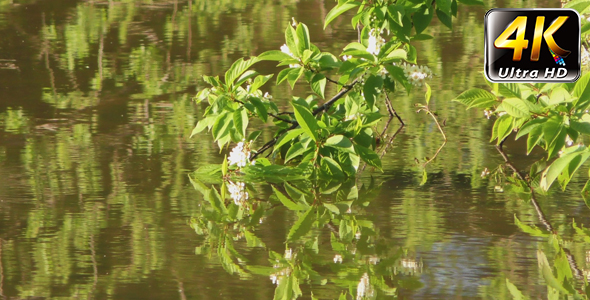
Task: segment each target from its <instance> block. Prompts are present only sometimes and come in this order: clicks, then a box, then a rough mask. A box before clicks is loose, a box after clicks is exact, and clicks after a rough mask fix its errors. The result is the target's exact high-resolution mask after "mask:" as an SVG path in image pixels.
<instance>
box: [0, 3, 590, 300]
mask: <svg viewBox="0 0 590 300" xmlns="http://www.w3.org/2000/svg"><path fill="white" fill-rule="evenodd" d="M529 2H530V3H529ZM333 5H334V4H333V3H332V2H331V1H327V2H326V3H324V1H319V0H318V1H304V0H301V1H296V0H278V1H268V0H258V1H240V0H234V1H209V0H195V1H193V2H185V1H139V0H135V1H134V0H124V1H121V2H115V1H102V2H101V1H74V0H68V1H35V0H28V1H22V2H15V1H4V0H0V178H2V183H0V298H3V299H28V298H33V297H35V299H43V298H51V299H53V298H64V299H71V298H95V299H174V298H180V299H272V298H273V295H274V294H275V289H276V288H277V286H276V285H274V284H273V282H272V281H271V278H272V276H273V275H275V276H276V275H277V274H278V272H279V271H280V270H283V267H285V266H286V265H285V264H287V265H288V264H289V263H292V264H293V265H292V266H291V267H285V268H286V269H289V268H291V269H290V270H307V271H305V272H304V271H301V272H299V273H297V272H295V271H291V272H293V273H291V274H290V275H289V276H287V277H289V278H297V280H299V283H300V287H301V291H302V294H303V296H302V298H303V299H309V298H311V296H312V294H313V296H314V297H317V298H319V299H337V298H338V297H339V296H340V294H341V293H342V292H346V291H349V290H350V292H349V294H350V295H357V294H358V293H359V292H358V290H359V282H361V281H362V278H363V276H364V274H365V273H366V274H367V276H368V278H369V282H370V283H371V284H370V285H371V286H372V287H373V289H374V290H375V293H374V295H373V296H374V297H376V298H379V299H381V298H392V297H394V296H395V295H397V297H398V298H400V299H512V296H511V293H510V291H509V289H508V285H507V283H506V279H508V280H509V281H510V282H511V283H513V284H514V285H515V286H517V287H518V289H519V290H520V291H521V292H522V293H523V294H525V295H527V296H528V297H530V298H531V299H540V298H547V297H548V296H547V294H548V288H547V286H546V285H545V279H544V277H543V275H542V274H541V272H540V270H539V267H538V265H539V263H538V261H539V259H538V254H537V251H538V250H539V249H541V250H543V251H544V253H546V254H547V256H548V257H552V256H551V255H550V254H551V253H552V251H553V252H555V251H554V250H552V249H553V248H552V247H553V246H551V243H550V242H548V240H547V238H545V237H535V236H531V235H530V234H528V233H525V232H523V230H521V229H519V227H518V226H517V225H516V224H515V216H517V217H518V219H519V220H520V221H522V222H523V223H524V224H527V225H536V226H538V227H539V228H541V229H545V228H546V226H545V225H543V220H541V219H539V213H538V211H537V210H536V209H535V207H534V205H533V203H532V202H531V201H524V200H522V197H520V196H519V195H518V194H516V193H514V192H510V191H509V189H510V187H509V186H507V185H505V184H504V183H502V182H496V181H495V180H494V179H493V178H491V177H486V178H482V177H481V176H480V174H481V173H482V171H483V170H484V168H488V169H490V170H493V169H495V168H496V167H498V166H499V165H502V164H503V163H504V161H503V159H502V157H501V156H500V155H499V153H498V152H497V150H496V148H495V147H494V145H492V144H490V143H489V138H490V131H491V127H492V121H491V120H487V119H485V118H484V117H483V114H482V113H481V112H479V111H474V110H469V111H466V110H465V109H464V107H462V106H461V105H458V104H456V103H453V102H451V101H450V100H451V99H452V98H454V97H455V96H456V95H458V93H460V92H461V91H463V90H465V89H467V88H468V87H473V86H480V87H485V86H486V85H485V81H484V80H483V75H482V74H481V71H482V70H483V69H482V66H483V16H484V14H485V12H486V8H478V7H460V8H459V14H458V19H457V20H456V22H455V25H454V30H453V31H450V30H448V29H446V28H444V27H442V26H440V24H438V23H437V22H436V21H434V22H433V24H432V27H431V28H430V29H428V30H429V34H431V35H433V36H434V39H432V40H428V41H422V42H419V43H416V47H417V48H418V50H419V57H420V61H419V62H420V63H421V64H425V65H428V66H429V67H430V68H431V69H432V70H433V72H434V73H435V74H436V76H435V77H434V78H433V80H432V81H431V82H430V84H431V86H432V88H433V100H432V103H433V104H432V106H433V107H434V108H435V109H436V110H437V111H438V113H439V114H440V119H441V120H446V122H445V123H446V126H445V131H446V133H447V136H448V137H449V142H448V143H447V145H446V146H445V147H444V148H443V150H442V151H441V153H440V154H439V156H438V157H437V159H436V160H435V161H433V162H432V163H431V164H430V165H428V167H427V171H428V181H427V182H426V184H424V185H422V186H421V185H420V182H421V180H422V171H421V168H420V167H419V166H417V165H416V164H415V162H414V158H418V159H422V158H423V157H431V156H432V155H433V154H434V153H435V152H436V150H437V149H438V147H439V145H440V144H441V143H442V139H441V137H440V135H439V133H438V131H437V128H436V125H435V124H434V123H433V122H432V120H431V119H429V117H428V116H426V115H424V114H417V113H416V112H415V108H414V106H413V103H416V102H420V101H423V96H422V93H421V92H416V93H414V94H412V95H410V96H407V95H404V94H396V96H395V100H394V106H395V108H396V110H397V111H398V112H399V114H400V115H401V116H402V118H403V119H404V121H405V122H406V124H407V126H406V127H405V128H404V129H403V131H401V133H400V134H399V135H398V136H396V138H395V140H393V143H392V145H391V147H390V148H389V149H388V151H387V152H386V154H385V156H384V159H383V165H384V168H383V169H384V171H383V172H382V173H381V172H378V171H374V170H371V169H370V168H367V169H366V170H365V171H364V172H363V173H362V176H361V177H360V178H359V179H358V180H357V182H352V183H350V182H349V183H345V184H343V186H342V187H341V188H339V189H338V188H337V189H331V188H330V187H329V186H322V184H321V183H320V184H319V185H318V186H316V187H311V188H310V189H309V190H314V191H316V192H317V194H318V195H320V196H318V197H317V199H316V198H314V199H316V201H320V202H322V203H333V202H332V201H334V200H335V199H340V198H338V197H340V196H339V195H340V194H338V193H339V191H342V192H341V193H344V191H346V194H345V195H349V192H350V191H351V189H357V190H359V194H358V198H355V197H352V198H348V199H353V200H354V201H355V202H354V204H353V205H352V207H351V213H349V214H342V215H339V216H337V217H334V219H332V220H330V222H329V223H327V224H326V225H325V226H321V227H320V228H312V230H311V232H310V233H308V234H307V235H305V236H303V237H301V238H300V239H298V240H297V241H290V242H289V243H287V244H286V241H287V236H288V235H289V231H290V228H291V226H293V224H295V223H296V222H297V220H298V219H299V216H300V215H301V213H299V215H298V213H296V212H293V211H289V210H287V209H286V208H284V207H283V206H281V205H277V204H278V203H279V202H278V201H277V199H276V198H275V196H272V197H271V195H273V190H272V188H271V187H270V186H269V185H267V184H264V183H259V182H258V183H252V184H251V185H249V189H248V191H249V193H250V198H251V199H253V200H252V203H254V204H255V205H256V207H258V208H260V209H261V211H263V216H262V219H261V222H254V223H248V224H246V223H244V222H243V220H237V219H236V220H237V221H235V222H229V223H228V222H226V221H223V222H222V221H219V220H216V219H215V217H212V215H211V211H212V210H211V208H210V205H209V203H208V202H207V201H206V199H205V198H206V197H204V196H203V194H202V193H201V192H199V191H198V189H195V187H194V186H193V183H194V182H193V183H191V179H189V176H188V175H189V174H192V172H193V171H195V170H196V169H198V168H199V167H200V166H204V165H207V164H211V163H220V162H221V160H222V158H223V153H221V154H220V152H219V149H218V148H217V146H216V144H214V143H213V141H212V139H211V138H210V136H209V135H207V134H200V135H198V136H197V137H193V138H192V139H189V138H188V136H189V135H190V132H191V130H192V128H193V127H194V125H195V123H196V122H197V120H198V119H199V117H200V116H201V115H202V113H203V108H204V107H203V106H200V105H196V104H195V103H194V102H192V101H191V98H192V96H194V95H195V93H196V91H197V90H198V89H199V88H202V87H204V83H203V82H202V81H201V80H200V76H201V75H203V74H209V75H215V74H220V73H222V72H223V71H224V70H225V69H226V68H227V67H228V66H229V65H230V64H231V63H232V62H233V61H234V60H235V59H237V58H239V57H243V56H248V55H256V54H259V53H261V52H263V51H265V50H269V49H278V48H279V47H280V45H282V44H283V33H282V32H283V29H282V28H285V26H287V24H289V22H290V20H291V17H295V18H296V19H297V20H298V21H301V22H304V23H306V24H307V25H308V26H309V28H310V32H311V37H312V42H313V43H315V44H316V45H317V46H318V47H320V48H321V49H324V50H329V51H337V49H341V47H343V46H344V45H345V44H347V43H349V42H350V41H353V40H355V39H356V32H355V31H354V30H352V28H351V27H350V24H349V21H348V19H347V18H341V19H338V20H337V21H336V22H335V23H334V24H333V26H331V27H329V28H328V29H327V30H326V31H323V30H322V27H323V24H322V20H323V18H324V16H325V15H326V13H327V11H329V9H330V8H331V7H332V6H333ZM556 5H558V3H557V4H556V3H553V2H546V1H527V2H524V4H523V3H521V2H520V1H497V2H496V1H491V2H488V3H487V6H488V8H490V7H519V6H530V7H552V6H556ZM259 70H260V71H261V72H263V73H270V72H274V71H275V70H276V69H275V68H274V66H273V64H260V66H259ZM267 89H268V91H269V92H270V93H271V94H273V95H274V97H275V100H276V101H277V103H278V104H279V105H285V104H286V103H287V102H286V100H287V99H288V98H289V97H290V95H292V94H297V95H301V94H305V93H308V90H307V87H306V86H304V85H298V86H296V87H295V90H294V91H291V89H290V87H289V86H288V85H286V84H283V85H281V86H279V87H272V86H270V85H269V86H268V87H267ZM334 92H335V90H334V88H333V87H328V88H327V92H326V93H327V94H333V93H334ZM383 126H384V124H381V125H379V128H382V127H383ZM396 126H397V124H396V123H393V124H392V125H391V127H390V128H389V129H388V134H389V136H391V135H392V134H393V133H394V132H395V131H396V130H397V127H396ZM263 136H264V137H266V138H269V137H270V133H267V132H265V133H263ZM525 148H526V147H525V146H524V144H523V141H517V142H512V141H508V142H507V143H506V150H507V152H508V153H509V156H510V158H511V160H512V161H513V163H514V165H515V166H516V167H517V168H522V169H523V170H526V169H528V168H529V167H530V165H531V164H532V163H533V162H534V161H535V160H536V159H537V158H539V157H541V156H542V153H533V154H532V155H531V157H529V156H526V155H525V153H524V152H525V150H524V149H525ZM581 173H585V171H583V172H581ZM192 176H194V174H193V175H192ZM198 179H199V177H198V176H197V180H198ZM583 179H584V176H583V175H581V176H579V178H576V179H574V181H575V182H573V183H572V184H570V187H569V188H568V190H567V191H565V192H560V191H558V190H557V189H556V190H555V191H552V192H551V193H550V194H548V195H537V197H536V200H537V202H538V203H539V206H540V210H541V211H542V212H543V214H544V216H545V217H546V220H545V222H546V223H549V224H550V226H551V229H552V230H553V231H554V232H555V233H556V234H558V235H559V236H560V237H561V238H562V239H563V241H564V242H563V245H564V247H567V249H568V250H569V252H570V254H571V258H572V259H573V260H575V262H576V264H577V267H578V268H579V271H580V272H583V273H584V275H585V270H586V269H590V263H588V258H587V257H588V256H587V254H586V253H587V251H588V250H590V243H588V242H585V238H586V237H584V235H583V234H581V233H580V232H577V231H575V230H574V228H573V227H572V220H574V222H575V223H576V224H577V226H581V225H586V227H588V226H590V217H589V214H588V207H587V206H586V205H585V203H584V201H583V199H582V198H581V196H580V195H579V194H578V193H577V191H579V189H580V187H581V186H582V185H583V184H584V182H583ZM201 180H202V181H204V179H203V178H201ZM292 184H293V185H296V184H297V183H292ZM326 184H327V185H329V184H331V183H326ZM206 186H208V187H211V185H208V184H207V185H206ZM212 186H213V187H215V188H216V189H217V190H220V186H219V185H215V184H214V185H212ZM353 186H354V188H352V187H353ZM275 187H276V188H277V189H278V190H281V191H283V192H285V191H288V187H286V186H284V185H282V184H279V185H275ZM502 190H504V192H501V191H502ZM322 192H324V194H323V195H322ZM353 194H354V193H353ZM308 197H311V196H308ZM351 201H352V200H351ZM334 203H336V202H334ZM252 209H253V210H255V209H256V208H252ZM350 219H355V220H357V221H358V220H361V223H363V224H365V225H367V227H363V229H362V230H360V229H359V230H360V231H359V232H361V235H360V237H359V238H358V239H357V238H356V237H354V238H351V240H350V241H348V242H346V243H343V244H342V245H341V246H338V244H334V241H333V240H332V241H331V239H332V235H334V236H338V235H340V236H341V237H342V235H343V232H342V229H341V228H339V227H342V225H338V224H340V223H341V222H345V221H343V220H350ZM199 222H203V223H202V224H201V225H202V226H204V227H202V228H201V227H199V225H198V223H199ZM207 222H208V223H207ZM224 222H225V223H224ZM203 224H204V225H203ZM207 224H208V225H207ZM236 224H237V225H236ZM203 228H205V230H203ZM213 228H218V229H220V231H217V229H215V230H214V229H213ZM220 237H222V238H221V240H220ZM227 245H231V246H233V250H232V249H230V250H227V249H228V248H223V247H226V246H227ZM219 249H224V250H223V251H221V250H219ZM289 249H290V250H289ZM226 250H227V252H224V251H226ZM234 250H235V251H234ZM290 251H291V252H290ZM285 252H290V253H292V254H291V255H292V257H294V258H291V259H288V257H289V255H288V254H287V255H285ZM224 253H226V254H227V255H228V257H229V261H230V262H231V263H228V260H227V259H226V258H225V256H224V255H225V254H224ZM273 253H276V255H278V256H280V257H282V258H281V259H280V260H281V263H278V262H277V259H278V258H277V257H273V255H275V254H273ZM337 255H340V256H341V257H342V262H341V263H340V262H334V261H335V258H336V257H337ZM269 259H270V261H269ZM283 260H284V261H283ZM281 264H283V265H281ZM279 265H280V266H279ZM297 268H301V269H297ZM306 268H308V269H306ZM310 270H311V271H310ZM312 271H313V272H312ZM306 272H307V273H306ZM310 274H311V275H310ZM315 274H317V276H316V275H315ZM394 288H395V289H396V290H395V292H393V289H394ZM388 289H389V290H388ZM387 291H389V292H390V294H389V295H388V294H387ZM350 295H349V299H350Z"/></svg>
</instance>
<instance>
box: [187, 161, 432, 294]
mask: <svg viewBox="0 0 590 300" xmlns="http://www.w3.org/2000/svg"><path fill="white" fill-rule="evenodd" d="M206 169H207V170H208V171H207V172H203V171H201V172H196V173H195V174H194V176H191V182H192V183H193V186H194V187H195V189H197V190H198V191H200V192H201V194H202V195H203V200H204V201H203V202H202V203H203V205H201V206H200V207H201V209H200V211H199V212H196V215H195V216H194V217H193V218H192V220H191V227H192V228H193V229H195V232H196V233H197V234H198V235H201V236H203V237H204V243H203V244H202V245H200V246H198V247H197V251H196V253H197V254H198V255H205V256H207V257H209V258H210V259H214V260H218V261H219V262H220V264H221V266H222V267H223V268H224V269H225V270H226V271H227V272H229V273H231V274H237V275H239V276H240V278H241V279H252V277H258V276H264V277H266V278H268V279H269V280H270V282H271V283H272V284H273V285H274V286H275V293H274V299H294V298H298V297H300V296H303V294H304V291H305V293H306V294H307V293H309V292H311V294H312V295H313V297H314V299H315V298H318V297H319V298H325V297H327V298H333V296H329V295H333V294H334V292H335V293H337V294H340V295H341V296H340V299H375V298H382V297H388V296H390V297H395V296H396V295H397V288H396V287H395V286H397V285H403V281H404V280H413V281H416V278H415V277H414V276H416V274H420V272H421V269H422V263H421V262H419V261H416V260H414V259H412V258H409V257H408V258H402V254H403V253H405V251H404V250H403V249H402V248H401V247H399V246H395V245H394V244H393V245H392V242H391V241H387V240H386V239H384V238H382V237H380V235H379V230H378V228H376V227H375V224H374V223H373V221H372V220H371V218H370V216H369V215H368V214H367V213H366V207H367V206H368V205H370V202H371V200H372V199H373V198H372V197H375V196H376V195H378V194H379V189H380V185H376V184H374V183H372V184H371V185H370V186H371V187H370V188H367V187H366V186H361V187H357V185H356V184H355V183H354V182H353V181H346V182H310V181H292V182H282V183H280V184H279V183H275V184H272V185H271V188H270V189H269V188H268V187H267V186H265V185H266V183H264V184H262V183H256V182H248V183H245V182H243V181H240V180H239V178H233V177H232V178H231V179H230V178H229V177H227V178H223V179H215V178H219V177H222V175H221V174H220V173H219V172H217V171H216V170H214V169H213V168H211V167H207V168H206ZM230 177H231V176H230ZM201 180H203V181H204V182H207V183H208V184H205V183H203V181H201ZM220 183H221V188H220V191H221V193H220V194H219V195H220V196H219V198H217V196H216V195H217V194H218V193H217V192H216V191H217V188H216V187H215V186H216V185H219V184H220ZM225 187H227V191H228V193H225V192H224V189H225ZM261 191H271V193H270V195H269V194H266V193H265V192H261ZM278 212H281V213H287V214H289V215H292V216H293V218H290V217H289V218H285V221H284V222H285V223H286V224H290V226H291V227H290V228H286V229H285V231H284V234H285V238H284V244H285V245H286V248H285V251H284V253H283V254H279V253H277V252H275V251H273V250H272V249H271V248H270V247H269V246H267V244H266V243H265V242H264V241H263V240H264V238H261V237H258V236H257V235H256V232H258V231H261V232H262V231H264V229H263V226H268V225H261V222H260V221H261V220H262V219H263V218H267V217H271V216H273V215H274V214H276V213H278ZM287 220H293V221H287ZM264 224H266V223H264ZM275 224H276V223H275ZM275 224H273V226H277V225H278V224H276V225H275ZM269 225H270V224H269ZM328 232H329V236H330V238H329V239H327V238H326V237H327V235H326V233H328ZM235 236H240V237H243V238H245V240H246V243H245V245H244V243H243V242H239V239H236V238H228V237H235ZM248 248H263V249H265V250H266V251H267V253H268V264H260V263H258V264H257V263H254V262H253V261H254V259H250V260H248V259H247V258H246V257H245V255H244V254H243V253H244V250H246V249H248ZM256 253H260V252H258V251H257V252H256ZM258 255H260V254H258ZM256 261H259V260H258V259H256ZM399 270H403V271H402V272H399ZM399 273H402V274H403V275H402V274H400V275H402V276H399V278H398V275H397V274H399ZM302 285H303V286H302ZM302 289H303V290H302Z"/></svg>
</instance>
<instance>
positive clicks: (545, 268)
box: [537, 250, 568, 294]
mask: <svg viewBox="0 0 590 300" xmlns="http://www.w3.org/2000/svg"><path fill="white" fill-rule="evenodd" d="M537 260H538V262H539V267H540V268H541V274H543V278H545V283H546V284H547V285H549V286H550V287H553V288H555V289H557V290H558V291H559V292H560V293H564V294H568V291H567V290H566V289H565V288H564V287H563V285H562V284H561V282H560V281H559V280H557V278H555V276H554V275H553V272H551V266H550V265H549V261H547V256H545V253H543V251H541V250H537Z"/></svg>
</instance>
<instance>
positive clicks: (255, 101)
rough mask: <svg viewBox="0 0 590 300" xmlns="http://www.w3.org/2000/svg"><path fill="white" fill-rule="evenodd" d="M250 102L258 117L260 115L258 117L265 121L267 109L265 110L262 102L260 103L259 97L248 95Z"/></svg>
mask: <svg viewBox="0 0 590 300" xmlns="http://www.w3.org/2000/svg"><path fill="white" fill-rule="evenodd" d="M250 103H252V105H254V107H255V108H256V113H257V114H258V117H260V119H262V121H263V122H266V120H267V118H268V111H267V110H266V106H264V103H262V101H261V100H260V99H258V98H255V97H250Z"/></svg>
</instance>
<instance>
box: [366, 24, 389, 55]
mask: <svg viewBox="0 0 590 300" xmlns="http://www.w3.org/2000/svg"><path fill="white" fill-rule="evenodd" d="M383 44H385V39H384V38H382V37H381V36H380V35H379V33H377V31H376V30H375V29H374V28H373V29H371V31H370V32H369V46H367V52H369V53H372V54H374V55H377V54H379V51H381V46H383Z"/></svg>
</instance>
